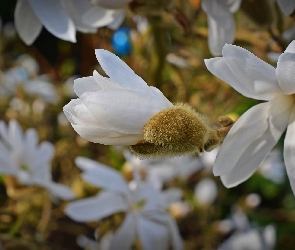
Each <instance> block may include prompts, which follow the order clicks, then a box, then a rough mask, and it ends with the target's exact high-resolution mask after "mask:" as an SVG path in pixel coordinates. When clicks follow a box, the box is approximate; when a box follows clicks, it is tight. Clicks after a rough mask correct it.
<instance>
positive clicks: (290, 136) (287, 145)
mask: <svg viewBox="0 0 295 250" xmlns="http://www.w3.org/2000/svg"><path fill="white" fill-rule="evenodd" d="M294 138H295V108H293V110H292V112H291V114H290V119H289V125H288V128H287V133H286V136H285V142H284V161H285V165H286V169H287V174H288V177H289V181H290V185H291V188H292V191H293V193H294V194H295V153H294V152H295V140H294Z"/></svg>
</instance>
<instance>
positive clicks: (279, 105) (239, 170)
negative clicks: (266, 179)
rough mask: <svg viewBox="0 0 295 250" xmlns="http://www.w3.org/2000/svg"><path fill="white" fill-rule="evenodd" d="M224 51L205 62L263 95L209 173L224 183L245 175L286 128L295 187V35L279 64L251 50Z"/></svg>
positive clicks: (250, 93) (242, 88)
mask: <svg viewBox="0 0 295 250" xmlns="http://www.w3.org/2000/svg"><path fill="white" fill-rule="evenodd" d="M222 55H223V57H220V58H213V59H209V60H205V63H206V66H207V68H208V69H209V70H210V71H211V72H212V73H213V74H214V75H216V76H218V77H219V78H221V79H222V80H224V81H225V82H227V83H228V84H230V85H231V86H232V87H233V88H234V89H236V90H237V91H238V92H240V93H241V94H243V95H244V96H246V97H250V98H254V99H258V100H264V101H267V102H264V103H261V104H258V105H256V106H254V107H252V108H251V109H249V110H248V111H247V112H246V113H245V114H243V115H242V116H241V117H240V119H238V120H237V122H236V123H235V124H234V125H233V127H232V128H231V130H230V131H229V133H228V135H227V137H226V138H225V140H224V142H223V144H222V146H221V147H220V150H219V152H218V155H217V157H216V161H215V164H214V166H213V173H214V174H215V175H219V176H221V180H222V182H223V184H224V185H225V186H226V187H233V186H236V185H238V184H240V183H241V182H243V181H245V180H246V179H248V178H249V177H250V176H251V175H252V174H253V173H254V172H255V171H256V170H257V168H258V166H259V165H260V164H261V162H262V161H263V160H264V158H265V157H266V156H267V155H268V153H269V152H270V151H271V149H272V148H273V147H274V146H275V144H276V143H277V142H278V140H279V139H280V137H281V135H282V133H283V132H284V131H285V130H286V128H287V133H286V136H285V143H284V161H285V165H286V168H287V174H288V176H289V179H290V183H291V187H292V189H293V192H295V175H294V173H295V172H294V171H295V165H294V164H295V153H294V152H295V151H294V150H295V144H294V136H295V135H294V133H295V105H294V92H295V84H294V76H295V75H294V72H295V71H294V70H293V66H294V64H295V41H293V42H292V43H291V44H290V45H289V46H288V47H287V49H286V50H285V52H284V53H283V54H282V55H281V56H280V57H279V61H278V64H277V68H276V69H275V68H274V67H272V66H271V65H269V64H267V63H265V62H263V61H262V60H260V59H259V58H257V57H256V56H254V55H253V54H252V53H250V52H249V51H247V50H245V49H243V48H240V47H237V46H233V45H225V46H224V48H223V50H222Z"/></svg>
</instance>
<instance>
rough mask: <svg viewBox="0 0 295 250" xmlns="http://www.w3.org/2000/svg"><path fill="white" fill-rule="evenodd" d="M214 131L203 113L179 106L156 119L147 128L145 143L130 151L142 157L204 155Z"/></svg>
mask: <svg viewBox="0 0 295 250" xmlns="http://www.w3.org/2000/svg"><path fill="white" fill-rule="evenodd" d="M210 131H211V128H210V126H209V124H208V123H207V122H206V121H205V119H204V118H203V117H202V115H201V114H199V113H197V112H196V111H195V110H194V109H192V108H191V107H190V106H188V105H186V104H182V103H178V104H176V105H174V106H172V107H170V108H167V109H164V110H162V111H161V112H159V113H157V114H156V115H155V116H153V117H152V118H151V119H150V120H149V121H148V122H147V123H146V124H145V126H144V129H143V133H144V140H143V141H142V142H140V143H138V144H136V145H132V146H130V149H131V150H132V151H133V152H134V153H135V154H137V155H140V156H142V157H148V156H161V155H166V156H177V155H183V154H200V153H202V152H203V151H204V145H205V143H206V141H207V139H208V136H209V133H210Z"/></svg>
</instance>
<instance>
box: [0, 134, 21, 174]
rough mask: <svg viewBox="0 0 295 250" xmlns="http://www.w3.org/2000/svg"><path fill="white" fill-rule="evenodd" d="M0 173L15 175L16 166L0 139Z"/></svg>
mask: <svg viewBox="0 0 295 250" xmlns="http://www.w3.org/2000/svg"><path fill="white" fill-rule="evenodd" d="M0 162H1V164H0V173H1V174H9V175H16V172H17V169H18V166H17V163H16V162H15V159H14V157H13V155H12V154H11V153H10V151H9V150H8V149H7V148H6V147H5V144H4V145H3V144H2V143H1V138H0Z"/></svg>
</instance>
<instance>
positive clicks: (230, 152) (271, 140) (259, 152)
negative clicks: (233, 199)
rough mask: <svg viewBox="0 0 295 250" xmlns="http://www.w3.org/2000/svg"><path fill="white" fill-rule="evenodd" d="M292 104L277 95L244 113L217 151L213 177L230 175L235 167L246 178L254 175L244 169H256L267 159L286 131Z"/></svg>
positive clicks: (290, 101)
mask: <svg viewBox="0 0 295 250" xmlns="http://www.w3.org/2000/svg"><path fill="white" fill-rule="evenodd" d="M292 103H293V100H292V97H288V96H285V95H278V96H277V97H276V98H275V99H274V100H272V101H271V102H269V103H262V104H258V105H256V106H254V107H252V108H251V109H249V110H248V111H247V112H246V113H244V114H243V115H242V116H241V117H240V118H239V119H238V121H236V123H235V124H234V125H233V127H232V128H231V130H230V131H229V133H228V135H227V136H226V138H225V140H224V142H223V144H222V145H221V147H220V150H219V152H218V154H217V157H216V160H215V163H214V166H213V173H214V175H226V174H229V175H230V174H231V173H230V171H231V170H233V169H234V168H235V167H237V168H243V169H244V170H241V171H247V173H248V175H249V174H250V172H251V171H254V170H251V167H250V168H249V169H247V167H245V165H247V166H250V165H252V166H253V168H256V167H258V166H259V164H260V163H261V161H262V160H263V159H264V158H265V157H266V155H267V154H268V152H269V151H270V150H271V148H272V147H273V146H274V145H275V143H276V142H277V141H278V139H279V137H280V136H281V134H282V133H283V131H284V130H285V129H286V127H287V123H288V120H287V119H288V115H289V113H290V108H291V105H292ZM254 142H255V143H256V144H255V143H254ZM266 142H267V143H268V145H265V143H266ZM247 157H248V158H247ZM246 169H247V170H246ZM234 171H235V172H236V171H238V172H239V171H240V170H234ZM235 172H234V173H235ZM250 175H251V174H250ZM231 176H232V175H231ZM238 177H240V176H238ZM248 177H249V176H248ZM224 178H225V177H224ZM224 178H223V179H224ZM232 178H233V177H232Z"/></svg>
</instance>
